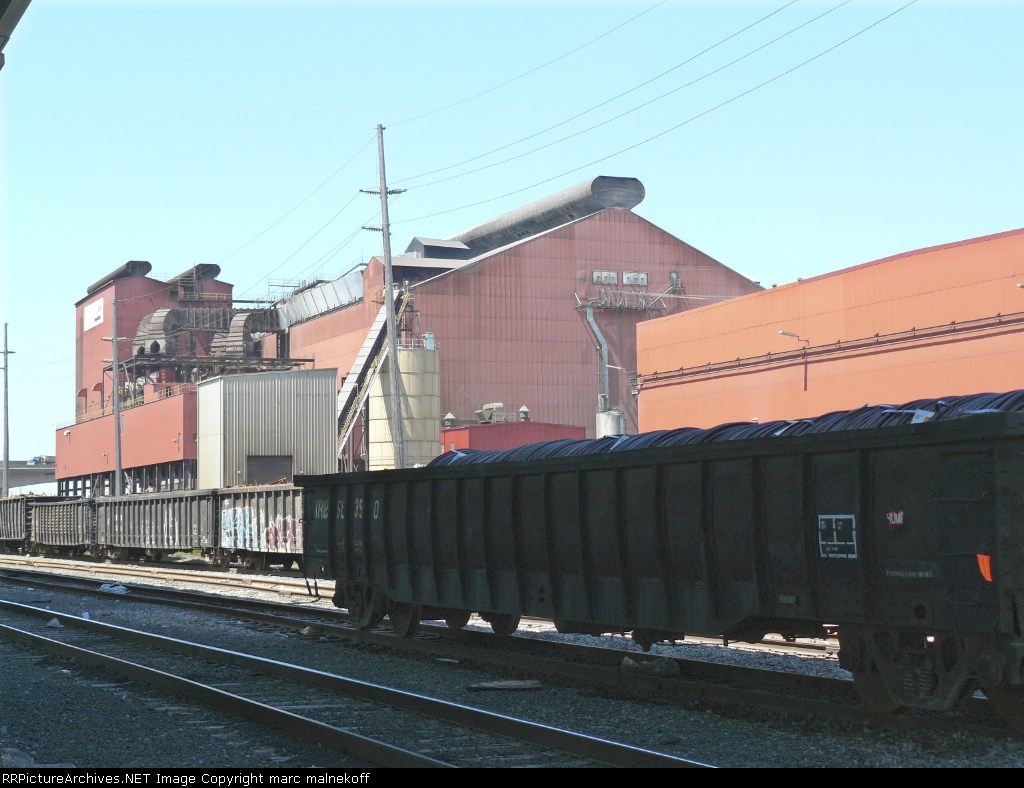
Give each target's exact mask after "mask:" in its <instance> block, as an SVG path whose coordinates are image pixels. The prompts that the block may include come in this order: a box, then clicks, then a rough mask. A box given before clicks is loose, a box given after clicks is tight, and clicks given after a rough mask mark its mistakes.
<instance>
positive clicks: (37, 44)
mask: <svg viewBox="0 0 1024 788" xmlns="http://www.w3.org/2000/svg"><path fill="white" fill-rule="evenodd" d="M904 6H906V7H904ZM819 16H820V17H821V18H819V19H815V17H819ZM766 17H767V18H766ZM1022 34H1024V3H1022V2H1010V1H1009V0H1007V1H1006V2H981V1H976V0H972V1H970V2H968V0H962V1H961V2H943V1H942V0H918V2H915V3H912V4H910V5H906V2H905V1H903V2H901V1H900V0H896V1H895V2H890V1H889V0H853V2H847V3H843V2H841V0H838V1H837V2H818V1H817V0H802V1H801V2H792V3H789V2H785V1H780V2H769V1H768V0H763V1H758V2H754V1H751V2H738V1H736V2H729V1H727V0H725V1H721V2H685V1H684V0H668V1H667V2H658V0H650V2H644V1H643V0H635V1H633V2H626V1H625V0H622V1H620V2H566V1H559V0H545V2H514V3H512V2H509V3H494V2H486V3H485V2H480V3H476V2H462V3H436V2H404V3H399V2H388V1H387V0H376V1H375V2H345V1H344V0H336V1H335V2H328V1H327V0H324V1H323V2H310V1H306V2H303V0H287V2H286V1H285V0H278V1H275V2H269V1H265V2H258V1H257V0H248V1H246V2H243V1H242V0H236V2H227V1H226V0H204V1H203V2H198V1H196V2H186V1H185V0H179V1H178V2H170V1H168V2H159V1H158V0H134V1H132V2H129V1H128V0H123V1H122V2H114V1H113V0H108V1H107V2H100V1H99V0H95V1H94V0H33V2H32V3H31V5H30V6H29V7H28V9H27V11H26V12H25V15H24V16H23V17H22V19H21V22H20V23H19V25H18V27H17V28H16V29H15V31H14V34H13V36H12V38H11V40H10V42H9V43H8V44H7V46H6V48H5V50H4V53H5V55H6V57H7V65H6V66H5V67H4V68H3V70H2V71H0V107H2V112H0V135H2V136H0V139H2V144H0V150H2V158H0V179H2V183H3V189H2V201H3V202H2V209H0V255H2V258H0V259H2V261H3V269H2V270H3V282H2V293H3V296H2V302H0V322H4V323H7V324H8V337H9V340H8V341H9V347H10V349H12V350H13V351H15V353H16V355H14V356H11V357H10V364H9V366H10V374H9V391H10V394H9V396H10V456H11V458H12V459H25V458H28V457H30V456H32V455H34V454H52V453H53V452H54V432H55V429H56V427H57V425H58V424H59V423H64V422H68V421H71V420H72V419H73V418H74V403H75V399H74V398H75V379H74V356H75V326H74V320H75V313H74V304H75V302H76V301H78V300H80V299H82V298H84V297H85V295H86V288H87V287H88V286H89V285H91V284H92V283H93V282H95V281H97V280H98V279H100V278H101V277H103V276H104V275H105V274H107V273H108V272H110V271H112V270H114V269H115V268H117V267H118V266H120V265H121V264H123V263H124V262H125V261H127V260H148V261H150V262H151V263H152V264H153V275H155V276H159V275H163V276H167V277H170V276H174V275H176V274H178V273H181V272H182V271H184V270H186V269H187V268H189V267H191V266H192V265H195V264H197V263H216V264H218V265H220V266H221V268H222V274H221V278H222V279H224V280H226V281H229V282H232V283H234V284H235V285H236V294H237V295H238V296H239V297H244V296H262V295H264V294H266V293H267V292H268V290H270V289H271V285H272V284H276V283H281V282H295V281H299V280H303V279H310V278H313V277H335V276H338V275H340V274H341V273H344V272H345V271H347V270H348V269H350V268H351V267H352V266H353V265H355V264H357V263H359V262H360V261H364V260H365V259H367V258H368V257H370V256H371V255H374V254H378V253H380V251H381V237H380V235H379V234H378V233H372V232H367V231H364V230H361V229H360V227H361V226H362V225H364V224H371V225H372V224H378V223H379V221H380V220H379V212H378V208H379V203H378V202H377V198H376V197H375V196H372V195H367V194H360V192H359V190H360V189H376V188H378V186H379V176H378V170H377V146H376V140H375V131H376V126H377V124H378V123H380V124H383V125H384V126H385V129H386V130H385V133H384V139H385V153H386V169H387V175H388V183H389V186H392V187H396V188H401V187H404V188H407V189H408V191H407V192H406V193H405V194H403V195H401V196H398V197H395V198H393V199H392V201H391V203H390V211H389V212H390V218H391V221H392V248H393V251H395V252H396V253H397V252H401V251H403V250H404V249H405V247H406V245H407V244H408V242H409V240H410V238H411V237H412V236H414V235H423V236H430V237H445V236H448V235H451V234H454V233H457V232H459V231H461V230H464V229H467V228H469V227H472V226H473V225H476V224H478V223H480V222H482V221H485V220H487V219H490V218H492V217H494V216H497V215H499V214H501V213H504V212H506V211H509V210H513V209H515V208H518V207H520V206H522V205H525V204H526V203H528V202H531V201H533V200H537V199H540V198H542V197H545V196H547V195H549V194H552V193H554V192H556V191H559V190H561V189H564V188H567V187H569V186H572V185H575V184H576V183H579V182H581V181H583V180H586V179H588V178H591V177H594V176H596V175H615V176H631V177H636V178H639V179H640V180H641V181H642V182H643V184H644V186H645V187H646V192H647V196H646V198H645V199H644V201H643V202H642V203H641V204H640V205H639V206H638V207H637V208H636V209H635V210H636V212H637V213H638V214H640V215H641V216H643V217H645V218H647V219H649V220H650V221H651V222H653V223H654V224H656V225H658V226H660V227H662V228H663V229H665V230H667V231H668V232H670V233H672V234H673V235H675V236H676V237H678V238H680V239H682V240H683V241H686V242H687V243H689V244H691V245H693V246H695V247H696V248H698V249H700V250H701V251H703V252H705V253H707V254H709V255H711V256H712V257H714V258H715V259H717V260H719V261H720V262H722V263H723V264H725V265H727V266H729V267H731V268H733V269H735V270H737V271H739V272H741V273H743V274H745V275H747V276H749V277H751V278H752V279H755V280H758V281H760V282H761V283H762V284H764V285H766V286H768V285H771V284H773V283H778V284H782V283H785V282H789V281H793V280H794V279H796V278H798V277H807V276H812V275H815V274H820V273H825V272H828V271H833V270H836V269H839V268H844V267H847V266H850V265H855V264H859V263H862V262H867V261H869V260H874V259H878V258H881V257H885V256H888V255H891V254H896V253H899V252H903V251H908V250H912V249H917V248H921V247H925V246H931V245H935V244H942V243H947V242H952V241H957V240H962V239H965V238H971V237H976V236H980V235H986V234H989V233H996V232H1002V231H1005V230H1011V229H1017V228H1019V227H1021V226H1024V213H1022V210H1021V209H1022V207H1024V200H1022V197H1021V189H1022V184H1024V146H1022V144H1021V141H1020V138H1021V133H1022V129H1024V117H1022V102H1021V100H1020V95H1021V85H1022V84H1024V47H1022V46H1021V41H1022ZM1022 266H1024V261H1022ZM272 292H280V291H272ZM956 317H957V316H956V315H955V314H951V315H950V319H956Z"/></svg>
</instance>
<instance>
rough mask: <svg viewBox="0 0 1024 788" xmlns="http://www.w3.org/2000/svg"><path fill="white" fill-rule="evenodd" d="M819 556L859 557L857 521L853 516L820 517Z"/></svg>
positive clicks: (821, 515)
mask: <svg viewBox="0 0 1024 788" xmlns="http://www.w3.org/2000/svg"><path fill="white" fill-rule="evenodd" d="M818 555H819V556H820V557H821V558H856V557H857V520H856V518H855V517H854V516H853V515H852V514H819V515H818Z"/></svg>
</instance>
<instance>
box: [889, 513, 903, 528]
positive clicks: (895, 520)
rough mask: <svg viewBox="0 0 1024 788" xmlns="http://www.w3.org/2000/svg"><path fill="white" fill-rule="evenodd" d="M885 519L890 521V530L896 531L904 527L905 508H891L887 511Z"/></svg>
mask: <svg viewBox="0 0 1024 788" xmlns="http://www.w3.org/2000/svg"><path fill="white" fill-rule="evenodd" d="M885 521H886V522H887V523H889V530H890V531H895V530H896V529H897V528H902V527H903V510H902V509H890V510H889V511H888V512H886V513H885Z"/></svg>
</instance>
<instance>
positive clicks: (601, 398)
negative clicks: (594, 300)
mask: <svg viewBox="0 0 1024 788" xmlns="http://www.w3.org/2000/svg"><path fill="white" fill-rule="evenodd" d="M587 322H588V323H589V324H590V330H591V331H593V332H594V338H595V339H596V340H597V352H598V355H599V356H600V359H601V363H600V364H599V365H598V370H597V379H598V389H599V392H598V395H597V410H598V412H599V413H601V412H604V411H606V410H608V342H607V340H606V339H605V338H604V334H602V333H601V329H600V328H598V325H597V321H596V320H594V307H592V306H588V307H587Z"/></svg>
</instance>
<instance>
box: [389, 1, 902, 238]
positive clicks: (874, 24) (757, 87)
mask: <svg viewBox="0 0 1024 788" xmlns="http://www.w3.org/2000/svg"><path fill="white" fill-rule="evenodd" d="M916 2H917V0H910V2H909V3H906V4H905V5H902V6H900V7H899V8H897V9H896V10H895V11H893V12H891V13H889V14H886V15H885V16H883V17H882V18H881V19H878V20H876V21H874V22H872V23H871V24H870V25H868V26H867V27H863V28H861V29H860V30H858V31H857V32H856V33H854V34H853V35H851V36H848V37H847V38H844V39H843V40H842V41H840V42H838V43H836V44H833V45H832V46H830V47H829V48H828V49H824V50H822V51H821V52H819V53H818V54H816V55H814V56H813V57H810V58H808V59H807V60H804V61H803V62H802V63H798V64H797V65H795V66H793V67H792V68H788V69H786V70H785V71H782V72H780V73H778V74H776V75H775V76H774V77H772V78H771V79H766V80H765V81H764V82H761V83H760V84H758V85H755V86H754V87H752V88H749V89H748V90H745V91H743V92H742V93H737V94H736V95H735V96H733V97H732V98H729V99H726V100H725V101H723V102H721V103H720V104H716V105H715V106H713V107H710V108H709V109H706V110H704V111H703V112H699V113H697V114H696V115H692V116H691V117H689V118H687V119H686V120H684V121H683V122H682V123H677V124H676V125H675V126H671V127H670V128H667V129H664V130H663V131H660V132H658V133H657V134H654V135H652V136H650V137H648V138H647V139H644V140H640V141H639V142H637V143H634V144H633V145H630V146H628V147H626V148H621V149H620V150H617V151H615V152H614V153H609V154H608V155H607V156H602V157H601V158H599V159H594V160H593V161H590V162H587V163H586V164H581V165H580V166H579V167H573V168H572V169H571V170H566V171H564V172H561V173H559V174H558V175H553V176H551V177H550V178H545V179H544V180H541V181H537V182H536V183H531V184H530V185H529V186H524V187H522V188H521V189H516V190H514V191H511V192H506V193H505V194H500V195H498V196H497V197H491V198H489V199H487V200H479V201H477V202H474V203H469V204H467V205H461V206H459V207H458V208H450V209H448V210H446V211H437V212H435V213H430V214H424V215H422V216H415V217H412V218H411V219H405V220H403V221H402V222H392V224H403V223H405V222H415V221H420V220H422V219H432V218H434V217H435V216H444V215H445V214H449V213H454V212H456V211H461V210H465V209H466V208H475V207H477V206H479V205H486V204H487V203H491V202H495V201H496V200H502V199H504V198H506V197H511V196H513V195H516V194H520V193H522V192H525V191H528V190H530V189H533V188H535V187H537V186H541V185H543V184H545V183H550V182H551V181H554V180H558V179H559V178H562V177H564V176H566V175H571V174H572V173H574V172H579V171H580V170H583V169H586V168H588V167H592V166H594V165H595V164H600V163H601V162H603V161H607V160H608V159H613V158H615V157H616V156H619V155H621V154H623V153H626V152H627V151H631V150H634V149H636V148H639V147H640V146H642V145H646V144H647V143H649V142H653V141H654V140H656V139H658V138H659V137H663V136H665V135H666V134H669V133H670V132H673V131H676V130H677V129H680V128H682V127H683V126H686V125H688V124H690V123H692V122H693V121H695V120H697V119H698V118H702V117H704V116H705V115H709V114H710V113H712V112H714V111H716V110H719V109H721V108H722V107H724V106H726V105H728V104H731V103H733V102H734V101H737V100H738V99H741V98H743V97H744V96H748V95H750V94H751V93H753V92H755V91H757V90H760V89H761V88H763V87H765V86H767V85H770V84H771V83H773V82H776V81H777V80H779V79H781V78H782V77H784V76H787V75H788V74H792V73H793V72H794V71H797V70H798V69H801V68H803V67H804V66H806V65H807V64H809V63H812V62H814V61H815V60H817V59H819V58H821V57H823V56H825V55H827V54H828V53H829V52H832V51H833V50H835V49H838V48H839V47H841V46H843V45H844V44H846V43H848V42H850V41H852V40H853V39H855V38H857V37H858V36H860V35H863V34H864V33H866V32H867V31H868V30H871V29H872V28H873V27H877V26H878V25H880V24H882V22H885V21H886V20H887V19H890V18H892V17H894V16H895V15H896V14H898V13H900V12H901V11H903V10H904V9H906V8H909V7H910V6H912V5H914V4H915V3H916Z"/></svg>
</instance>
